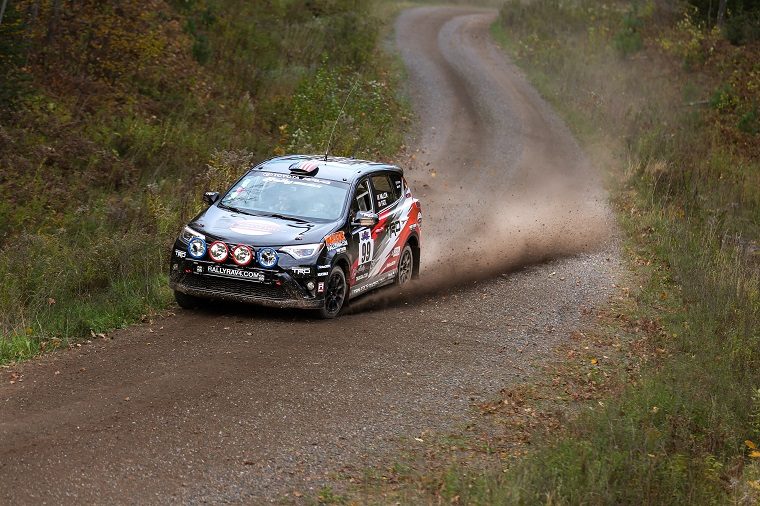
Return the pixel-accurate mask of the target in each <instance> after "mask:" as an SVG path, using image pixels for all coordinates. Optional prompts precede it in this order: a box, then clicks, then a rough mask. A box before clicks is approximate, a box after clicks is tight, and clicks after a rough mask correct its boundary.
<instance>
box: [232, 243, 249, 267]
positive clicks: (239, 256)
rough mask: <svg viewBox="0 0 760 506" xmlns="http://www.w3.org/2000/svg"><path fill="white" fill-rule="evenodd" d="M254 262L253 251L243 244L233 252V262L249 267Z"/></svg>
mask: <svg viewBox="0 0 760 506" xmlns="http://www.w3.org/2000/svg"><path fill="white" fill-rule="evenodd" d="M251 260H253V251H251V248H249V247H248V246H245V245H243V244H241V245H240V246H235V249H233V250H232V261H233V262H235V263H236V264H238V265H248V264H249V263H251Z"/></svg>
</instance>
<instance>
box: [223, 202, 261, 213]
mask: <svg viewBox="0 0 760 506" xmlns="http://www.w3.org/2000/svg"><path fill="white" fill-rule="evenodd" d="M219 207H221V208H224V209H229V210H230V211H233V212H235V213H240V214H247V215H248V216H255V214H253V213H251V212H248V211H243V210H242V209H240V208H239V207H235V206H229V205H227V204H223V203H221V202H220V203H219Z"/></svg>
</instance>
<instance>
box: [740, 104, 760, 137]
mask: <svg viewBox="0 0 760 506" xmlns="http://www.w3.org/2000/svg"><path fill="white" fill-rule="evenodd" d="M736 126H737V128H738V129H739V130H741V131H742V132H744V133H747V134H750V135H757V134H759V133H760V114H758V111H757V106H755V107H753V108H752V109H750V110H748V111H747V112H745V113H744V114H742V115H741V117H740V118H739V122H738V123H737V124H736Z"/></svg>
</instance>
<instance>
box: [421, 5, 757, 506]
mask: <svg viewBox="0 0 760 506" xmlns="http://www.w3.org/2000/svg"><path fill="white" fill-rule="evenodd" d="M493 32H494V36H495V37H496V38H497V40H500V41H501V42H502V43H503V44H504V46H505V48H506V50H507V51H508V52H509V53H510V54H511V55H512V56H513V58H514V59H515V60H516V61H517V63H518V64H519V65H521V66H522V67H523V68H524V69H525V71H526V73H527V75H528V77H529V78H530V79H531V80H532V82H533V83H534V84H535V85H536V86H537V88H538V89H539V90H540V91H541V93H542V94H543V95H544V96H545V97H546V98H547V99H548V100H549V101H550V102H551V103H552V104H553V105H554V106H555V107H556V108H557V110H558V111H559V112H560V113H561V114H562V115H563V116H564V117H565V120H566V121H567V122H568V124H569V125H570V127H571V128H572V129H573V130H574V131H575V132H576V134H577V135H578V136H579V138H580V139H581V140H582V141H583V142H584V144H586V146H587V147H588V151H589V152H590V154H591V155H592V157H594V158H595V159H596V160H597V162H598V163H599V164H600V165H603V166H605V167H607V168H608V169H609V170H610V174H611V177H610V184H611V186H612V187H613V188H614V190H613V198H614V205H615V207H616V209H617V213H618V217H619V221H620V223H621V225H622V228H623V230H624V231H625V233H626V236H627V239H626V248H625V249H626V255H625V256H626V259H627V261H628V262H629V264H630V265H631V267H632V269H633V270H634V271H639V272H641V273H642V278H641V281H640V287H639V288H638V289H636V290H633V291H632V292H631V295H632V298H633V300H634V302H635V304H634V305H632V306H630V307H628V308H627V309H625V310H623V311H621V312H620V314H619V318H617V320H618V321H617V322H613V323H614V325H613V326H612V327H611V329H612V332H617V333H623V332H625V331H626V330H629V331H630V330H631V328H630V327H631V325H634V327H633V328H634V330H635V329H637V328H638V329H639V330H641V328H642V327H643V328H644V330H646V332H647V336H648V337H647V341H646V345H645V346H644V347H641V345H640V343H639V342H638V341H635V340H634V341H629V342H627V344H625V342H624V345H623V349H627V350H629V351H630V352H631V353H633V354H634V355H637V354H638V355H639V356H642V357H644V358H645V360H644V361H643V362H642V365H641V368H640V369H636V370H634V371H633V372H630V371H627V370H626V369H625V368H623V367H621V368H620V370H618V371H612V373H613V375H614V378H613V379H612V381H611V383H610V385H613V386H614V385H618V386H617V387H613V388H611V390H609V391H608V395H606V396H605V397H604V398H603V399H601V400H600V401H598V402H601V404H602V405H597V406H593V405H590V406H588V408H594V409H593V410H592V409H584V408H581V409H580V410H578V411H577V413H576V414H575V415H573V416H571V417H570V418H569V419H568V420H566V421H564V423H563V430H561V431H559V433H558V434H557V433H553V434H547V433H543V434H541V433H537V434H536V435H535V437H534V438H533V450H532V451H531V452H529V454H528V455H527V456H525V457H523V458H520V459H517V460H515V461H513V462H508V463H503V464H502V465H501V466H499V467H498V468H497V469H496V470H495V471H490V472H489V471H486V472H471V470H468V469H467V468H466V467H462V466H453V467H452V468H451V469H450V470H448V471H447V472H445V473H442V474H439V475H438V476H437V477H436V478H434V482H435V483H436V485H435V486H433V487H429V488H428V489H427V491H426V493H425V494H423V495H422V497H426V498H427V499H428V500H437V501H453V502H457V503H466V504H495V503H498V504H511V503H519V504H522V503H531V504H532V503H547V504H579V503H584V504H610V503H625V504H695V503H696V504H704V503H714V502H735V503H747V504H749V503H754V502H757V501H758V500H760V481H758V475H759V471H760V466H759V465H758V461H757V459H758V458H760V452H758V451H757V450H756V445H757V443H758V439H760V424H758V420H760V411H759V410H760V391H759V390H758V387H759V386H760V372H759V370H758V368H757V364H756V356H757V353H758V350H760V346H759V345H760V268H759V267H760V258H758V249H757V244H758V243H757V240H758V232H759V228H758V227H760V214H759V213H760V180H758V177H760V167H759V163H758V162H759V161H758V152H757V147H758V145H760V143H758V142H757V133H756V132H755V131H754V129H753V128H749V127H747V123H748V122H749V121H753V120H752V119H751V116H752V111H753V110H754V109H752V107H753V104H756V103H757V102H758V99H759V98H760V97H758V95H757V93H758V89H759V88H758V87H757V68H756V63H755V64H754V65H755V66H754V67H753V64H748V63H747V62H748V61H754V62H757V61H758V60H757V58H756V55H757V54H758V49H759V48H758V44H757V42H754V43H748V44H746V45H744V46H732V45H730V44H728V43H727V42H726V41H725V40H723V39H722V37H721V36H720V34H719V33H718V32H715V31H712V32H709V31H705V30H703V29H702V28H701V27H700V25H699V24H698V23H697V22H695V21H694V20H693V19H692V18H690V17H689V13H688V11H676V12H674V11H667V12H659V11H657V7H656V4H646V6H644V7H643V8H637V7H636V5H635V4H629V3H626V2H606V3H597V2H587V1H584V0H581V1H576V2H559V1H556V0H537V1H533V2H529V3H520V2H517V1H515V2H510V3H508V4H507V5H505V6H504V7H503V9H502V11H501V18H500V20H499V21H498V22H497V24H496V25H495V26H494V28H493ZM634 35H635V36H634ZM695 41H696V42H695ZM727 83H728V84H727ZM726 90H731V91H726ZM743 118H750V119H746V120H745V119H743ZM610 154H612V155H614V156H613V157H610V156H609V155H610ZM631 322H634V323H631ZM645 350H648V351H645ZM433 497H434V498H435V499H432V498H433ZM411 502H414V501H411Z"/></svg>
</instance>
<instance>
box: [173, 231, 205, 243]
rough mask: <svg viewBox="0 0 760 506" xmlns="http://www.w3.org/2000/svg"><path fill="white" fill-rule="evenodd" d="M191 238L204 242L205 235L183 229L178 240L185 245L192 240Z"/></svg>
mask: <svg viewBox="0 0 760 506" xmlns="http://www.w3.org/2000/svg"><path fill="white" fill-rule="evenodd" d="M193 237H200V238H201V239H203V240H204V241H205V240H206V236H205V235H203V234H201V233H200V232H196V231H195V230H193V229H192V228H190V227H185V228H184V229H182V232H180V234H179V240H180V241H182V242H184V243H185V244H188V243H189V242H190V241H191V240H192V239H193Z"/></svg>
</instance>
